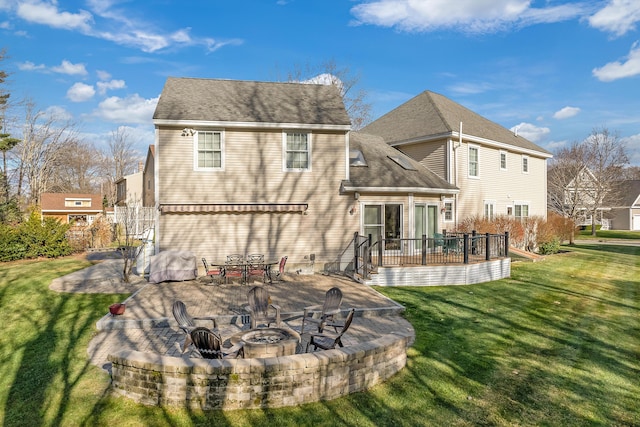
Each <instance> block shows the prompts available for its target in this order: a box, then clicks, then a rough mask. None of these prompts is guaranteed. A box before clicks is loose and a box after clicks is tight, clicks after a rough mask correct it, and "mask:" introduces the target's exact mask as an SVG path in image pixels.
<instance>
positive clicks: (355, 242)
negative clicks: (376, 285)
mask: <svg viewBox="0 0 640 427" xmlns="http://www.w3.org/2000/svg"><path fill="white" fill-rule="evenodd" d="M359 250H360V243H359V242H358V232H357V231H356V232H355V233H353V271H355V273H356V274H358V259H359V258H360V257H359V256H358V251H359ZM365 265H366V261H365ZM362 276H364V278H365V279H366V278H367V272H366V269H363V271H362Z"/></svg>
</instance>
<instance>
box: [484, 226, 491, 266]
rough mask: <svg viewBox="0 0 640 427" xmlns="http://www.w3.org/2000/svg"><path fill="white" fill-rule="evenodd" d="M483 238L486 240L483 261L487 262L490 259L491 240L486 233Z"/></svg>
mask: <svg viewBox="0 0 640 427" xmlns="http://www.w3.org/2000/svg"><path fill="white" fill-rule="evenodd" d="M485 236H486V239H487V243H486V249H485V254H484V260H485V261H489V260H490V259H491V239H490V238H489V233H486V234H485Z"/></svg>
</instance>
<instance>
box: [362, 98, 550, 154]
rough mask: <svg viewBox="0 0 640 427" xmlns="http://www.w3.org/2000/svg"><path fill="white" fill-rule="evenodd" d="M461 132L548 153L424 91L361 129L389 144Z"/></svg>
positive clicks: (456, 104)
mask: <svg viewBox="0 0 640 427" xmlns="http://www.w3.org/2000/svg"><path fill="white" fill-rule="evenodd" d="M460 122H462V133H463V136H464V135H472V136H474V137H479V138H484V139H487V140H489V141H495V142H498V143H503V144H508V145H512V146H514V147H517V148H520V149H524V150H530V151H537V152H540V153H541V154H543V155H545V156H547V155H550V154H551V153H549V152H548V151H547V150H545V149H544V148H541V147H539V146H538V145H536V144H534V143H533V142H531V141H529V140H527V139H526V138H523V137H522V136H517V135H515V134H514V133H513V132H512V131H510V130H508V129H506V128H504V127H502V126H500V125H499V124H497V123H494V122H492V121H491V120H488V119H486V118H484V117H482V116H481V115H479V114H477V113H474V112H473V111H471V110H469V109H468V108H466V107H463V106H462V105H460V104H458V103H456V102H453V101H452V100H450V99H448V98H447V97H445V96H442V95H440V94H437V93H434V92H430V91H425V92H422V93H421V94H419V95H418V96H416V97H414V98H412V99H410V100H409V101H407V102H405V103H404V104H402V105H400V106H399V107H397V108H396V109H394V110H392V111H390V112H389V113H387V114H385V115H384V116H382V117H380V118H379V119H377V120H375V121H373V122H372V123H370V124H369V125H367V126H365V127H364V128H363V129H362V130H363V131H364V132H367V133H371V134H374V135H380V136H381V137H382V138H383V139H384V140H385V142H386V143H387V144H395V143H402V142H407V141H416V140H419V139H420V138H427V137H432V136H437V135H442V136H447V135H449V136H450V135H452V134H453V132H455V133H456V135H457V133H458V132H459V130H460Z"/></svg>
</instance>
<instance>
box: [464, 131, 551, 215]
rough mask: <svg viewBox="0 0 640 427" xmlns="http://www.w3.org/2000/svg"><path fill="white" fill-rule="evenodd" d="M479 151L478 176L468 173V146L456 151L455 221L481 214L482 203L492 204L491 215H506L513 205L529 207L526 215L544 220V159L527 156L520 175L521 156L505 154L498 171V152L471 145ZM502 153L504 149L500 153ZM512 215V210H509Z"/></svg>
mask: <svg viewBox="0 0 640 427" xmlns="http://www.w3.org/2000/svg"><path fill="white" fill-rule="evenodd" d="M471 145H472V146H476V147H478V148H479V177H478V178H471V177H469V173H468V152H469V151H468V148H469V144H467V143H463V144H462V146H460V147H459V148H457V149H456V150H457V153H456V156H457V159H458V162H457V166H458V171H457V176H458V182H457V186H458V187H459V188H460V195H459V198H458V203H457V219H458V221H462V220H464V219H465V218H467V217H470V216H474V215H479V216H482V215H484V202H485V200H491V201H493V202H494V206H495V211H494V214H495V215H506V214H507V207H508V206H511V207H513V206H514V204H515V203H523V204H528V205H529V216H541V217H544V218H546V211H547V209H546V208H547V197H546V193H547V178H546V174H547V164H546V159H544V158H540V157H534V156H532V155H529V156H528V159H529V172H528V173H523V172H522V155H521V154H520V153H515V152H512V151H507V169H506V170H502V169H501V168H500V150H499V149H497V148H492V147H487V146H481V145H478V144H471ZM503 151H504V150H503ZM512 213H514V211H513V210H512Z"/></svg>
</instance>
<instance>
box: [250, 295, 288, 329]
mask: <svg viewBox="0 0 640 427" xmlns="http://www.w3.org/2000/svg"><path fill="white" fill-rule="evenodd" d="M247 299H248V301H249V305H248V306H247V311H248V312H249V315H250V317H251V329H256V328H257V326H258V325H260V324H266V325H267V327H269V326H271V324H272V323H275V324H276V327H280V306H279V305H276V304H271V298H269V291H268V290H267V288H264V287H262V286H254V287H253V288H251V289H250V290H249V292H247ZM270 308H272V309H273V310H269V309H270ZM270 311H273V313H270Z"/></svg>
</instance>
